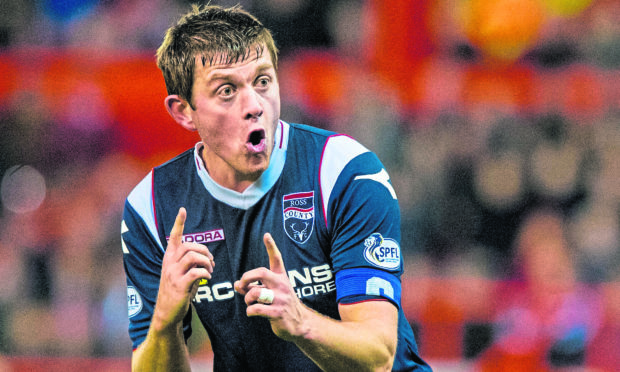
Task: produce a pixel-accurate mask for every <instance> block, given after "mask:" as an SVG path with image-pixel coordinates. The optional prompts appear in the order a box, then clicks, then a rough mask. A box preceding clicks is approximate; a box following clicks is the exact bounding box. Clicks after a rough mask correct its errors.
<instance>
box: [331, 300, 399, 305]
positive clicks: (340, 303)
mask: <svg viewBox="0 0 620 372" xmlns="http://www.w3.org/2000/svg"><path fill="white" fill-rule="evenodd" d="M370 301H388V302H391V301H390V300H388V299H387V298H369V299H367V300H360V301H355V302H346V303H342V302H339V303H338V305H343V306H346V305H355V304H361V303H362V302H370Z"/></svg>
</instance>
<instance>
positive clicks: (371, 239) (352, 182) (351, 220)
mask: <svg viewBox="0 0 620 372" xmlns="http://www.w3.org/2000/svg"><path fill="white" fill-rule="evenodd" d="M331 145H336V144H330V143H329V142H328V144H327V145H326V149H325V151H324V156H323V161H322V164H321V167H322V169H321V172H322V174H328V175H329V177H330V179H331V180H332V182H331V184H327V183H325V182H324V183H322V185H321V186H322V189H321V191H322V196H323V197H325V196H327V195H328V197H329V199H328V200H323V206H324V208H325V220H326V224H327V228H328V231H329V233H330V235H331V258H332V262H333V266H334V271H335V273H336V277H337V278H338V277H339V272H341V271H343V272H344V271H345V270H346V273H347V274H346V275H340V277H341V278H346V280H345V281H344V282H343V281H340V282H341V283H345V282H346V283H347V286H346V287H347V288H349V289H351V288H356V290H355V291H353V292H350V291H349V290H347V293H348V295H352V296H355V295H368V293H367V290H369V291H370V292H372V293H373V295H376V294H378V295H379V296H381V297H385V298H388V299H390V300H392V301H394V302H398V303H399V298H400V275H401V273H402V270H403V259H402V256H401V249H400V211H399V206H398V200H397V196H396V193H395V191H394V188H393V187H392V184H391V182H390V178H389V175H388V173H387V171H386V170H385V167H384V166H383V164H382V163H381V162H380V160H379V159H378V157H377V156H376V155H375V154H374V153H372V152H370V151H368V150H365V149H364V148H363V147H361V145H359V144H358V143H357V142H355V141H354V140H353V139H351V138H349V137H345V138H344V139H341V140H340V141H339V143H338V144H337V146H336V148H333V149H331V148H329V146H331ZM364 150H365V151H364ZM330 164H334V165H333V166H332V165H330ZM323 167H326V168H327V169H325V168H323ZM329 168H336V169H329ZM351 269H355V270H353V271H351ZM361 269H364V270H361ZM377 285H380V286H383V287H381V290H380V291H377V290H376V289H377ZM337 290H338V291H341V290H344V287H341V288H338V281H337ZM389 293H392V294H393V295H392V296H389V295H388V294H389ZM396 294H397V295H398V296H396ZM338 297H339V298H341V297H342V295H341V294H339V295H338Z"/></svg>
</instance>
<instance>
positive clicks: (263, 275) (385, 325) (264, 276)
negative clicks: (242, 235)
mask: <svg viewBox="0 0 620 372" xmlns="http://www.w3.org/2000/svg"><path fill="white" fill-rule="evenodd" d="M264 242H265V246H266V247H267V252H268V254H269V263H270V269H269V270H267V269H266V268H258V269H255V270H251V271H248V272H247V273H245V274H244V275H243V277H242V278H241V279H240V280H239V281H237V282H236V283H235V290H236V291H237V292H239V293H241V294H242V295H245V301H246V303H247V304H248V308H247V314H248V316H263V317H266V318H268V319H269V320H270V322H271V327H272V329H273V331H274V333H275V334H276V335H278V336H279V337H281V338H283V339H285V340H287V341H292V342H294V343H295V344H296V345H297V346H298V347H299V348H300V349H301V350H302V351H303V352H304V353H305V354H306V355H307V356H308V357H309V358H310V359H312V360H313V361H314V362H315V363H316V364H317V365H318V366H319V367H321V368H322V369H323V370H325V371H331V370H333V371H342V370H353V369H355V370H358V371H377V370H379V371H381V370H390V368H391V366H392V362H393V360H394V354H395V352H396V341H397V323H398V314H397V309H396V307H395V306H394V305H393V304H391V303H390V302H388V301H368V302H361V303H357V304H350V305H339V312H340V316H341V320H335V319H331V318H329V317H326V316H324V315H321V314H319V313H317V312H315V311H314V310H312V309H310V308H308V307H307V306H305V305H303V304H302V303H301V301H300V300H299V298H298V297H297V295H296V294H295V292H294V289H293V288H292V286H291V284H290V281H289V280H288V277H287V276H286V269H285V268H284V264H283V262H282V256H281V255H280V252H279V250H278V248H277V247H276V245H275V242H274V241H273V239H272V238H271V235H269V234H265V238H264ZM257 280H260V281H261V283H262V285H263V286H265V287H268V288H269V289H271V290H273V291H274V292H275V297H274V301H273V303H272V304H270V305H267V304H262V303H258V302H257V299H258V297H259V293H260V287H256V286H253V285H252V283H253V282H255V281H257Z"/></svg>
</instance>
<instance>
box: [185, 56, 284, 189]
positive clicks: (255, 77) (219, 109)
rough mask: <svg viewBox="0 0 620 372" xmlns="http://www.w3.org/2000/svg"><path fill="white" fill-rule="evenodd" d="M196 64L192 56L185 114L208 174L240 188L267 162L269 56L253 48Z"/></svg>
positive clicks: (271, 89) (274, 107)
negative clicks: (230, 58)
mask: <svg viewBox="0 0 620 372" xmlns="http://www.w3.org/2000/svg"><path fill="white" fill-rule="evenodd" d="M218 57H219V56H216V58H214V59H213V63H212V64H209V63H207V64H206V66H203V65H202V60H201V58H200V57H197V59H196V71H195V79H194V86H193V93H192V94H193V99H192V101H193V102H192V103H193V105H194V107H195V110H194V111H191V113H190V115H191V118H192V121H193V123H194V125H195V127H196V129H197V130H198V133H199V135H200V137H201V139H202V141H203V142H204V144H205V148H204V150H203V153H202V159H203V160H204V162H205V164H206V167H207V170H208V172H209V175H210V176H211V178H212V179H213V180H214V181H215V182H217V183H219V184H220V185H222V186H224V187H227V188H230V189H233V190H236V191H243V190H244V189H246V188H247V187H248V186H249V185H250V184H251V183H252V182H254V181H256V180H257V179H258V177H260V175H261V174H262V173H263V172H264V171H265V170H266V169H267V167H268V166H269V159H270V157H271V151H272V150H273V147H274V135H275V130H276V125H277V123H278V120H279V117H280V89H279V86H278V81H277V77H276V71H275V68H274V66H273V63H272V61H271V56H270V54H269V53H268V52H267V50H266V49H264V52H263V53H262V55H261V56H260V58H257V52H256V51H255V50H253V51H252V53H250V55H249V56H247V57H246V58H245V59H244V60H243V61H240V62H235V63H231V64H225V63H221V62H219V61H222V60H225V59H224V58H222V59H220V58H218Z"/></svg>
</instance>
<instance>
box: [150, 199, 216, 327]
mask: <svg viewBox="0 0 620 372" xmlns="http://www.w3.org/2000/svg"><path fill="white" fill-rule="evenodd" d="M186 217H187V212H186V211H185V208H180V209H179V213H178V214H177V218H176V220H175V221H174V226H173V227H172V231H170V239H169V240H168V247H167V248H166V253H165V254H164V258H163V262H162V268H161V278H160V282H159V292H158V295H157V304H156V305H155V311H154V313H153V322H154V324H155V325H156V327H158V329H160V330H166V329H176V328H175V327H176V326H179V325H180V324H181V322H182V320H183V317H185V314H187V311H188V309H189V302H190V300H191V299H192V298H193V297H194V296H195V294H196V291H197V290H198V283H199V282H200V280H201V279H211V273H212V272H213V266H215V262H214V261H213V255H212V254H211V252H209V249H207V247H206V246H205V245H203V244H198V243H187V242H183V229H184V227H185V219H186Z"/></svg>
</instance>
